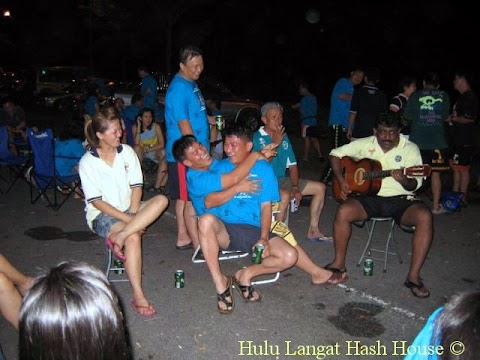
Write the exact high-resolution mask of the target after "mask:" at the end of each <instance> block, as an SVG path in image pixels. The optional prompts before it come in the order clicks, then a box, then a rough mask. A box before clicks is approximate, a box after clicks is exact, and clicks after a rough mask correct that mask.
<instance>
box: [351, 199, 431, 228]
mask: <svg viewBox="0 0 480 360" xmlns="http://www.w3.org/2000/svg"><path fill="white" fill-rule="evenodd" d="M354 199H356V200H358V201H359V202H360V204H362V206H363V208H364V209H365V212H366V213H367V216H368V218H372V217H392V218H393V219H394V220H395V222H396V223H397V224H400V221H401V219H402V216H403V214H404V213H405V211H406V210H407V209H408V208H409V207H410V206H412V205H414V204H418V203H422V201H421V200H419V199H417V198H415V197H413V196H407V195H402V196H390V197H382V196H368V195H357V196H355V197H354Z"/></svg>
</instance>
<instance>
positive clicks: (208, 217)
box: [198, 214, 218, 233]
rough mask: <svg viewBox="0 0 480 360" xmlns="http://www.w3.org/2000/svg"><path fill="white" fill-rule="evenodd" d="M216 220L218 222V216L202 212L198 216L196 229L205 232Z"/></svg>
mask: <svg viewBox="0 0 480 360" xmlns="http://www.w3.org/2000/svg"><path fill="white" fill-rule="evenodd" d="M216 222H218V218H217V217H216V216H215V215H212V214H203V215H202V216H200V217H199V218H198V231H199V232H200V233H206V232H208V231H210V230H212V229H213V228H214V227H213V226H214V224H215V223H216Z"/></svg>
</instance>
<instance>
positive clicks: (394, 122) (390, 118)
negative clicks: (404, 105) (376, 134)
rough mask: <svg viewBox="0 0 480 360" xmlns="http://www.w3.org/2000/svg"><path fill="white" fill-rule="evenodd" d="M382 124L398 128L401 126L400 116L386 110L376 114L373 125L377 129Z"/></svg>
mask: <svg viewBox="0 0 480 360" xmlns="http://www.w3.org/2000/svg"><path fill="white" fill-rule="evenodd" d="M380 125H382V126H385V127H388V128H395V127H396V128H398V129H400V128H401V127H402V117H401V115H400V114H398V113H396V112H393V111H386V112H382V113H380V114H378V116H377V118H376V119H375V124H374V125H373V127H374V128H375V129H378V127H379V126H380Z"/></svg>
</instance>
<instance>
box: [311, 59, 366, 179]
mask: <svg viewBox="0 0 480 360" xmlns="http://www.w3.org/2000/svg"><path fill="white" fill-rule="evenodd" d="M364 75H365V73H364V72H363V70H360V69H358V68H357V69H355V70H353V71H352V72H351V73H350V76H349V77H342V78H340V79H338V80H337V82H336V83H335V86H334V87H333V91H332V95H331V97H330V114H329V117H328V138H329V139H330V146H332V147H333V149H335V148H337V147H339V146H342V145H344V144H347V143H348V142H349V140H348V138H347V129H348V117H349V116H350V104H351V102H352V97H353V90H354V88H355V86H357V85H360V83H361V82H362V81H363V77H364ZM329 152H330V149H329ZM331 175H332V169H331V167H330V162H329V161H328V158H327V163H326V166H325V169H324V171H323V174H322V176H321V177H320V180H321V181H324V182H327V181H328V180H329V179H330V178H331Z"/></svg>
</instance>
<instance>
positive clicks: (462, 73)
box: [454, 68, 475, 86]
mask: <svg viewBox="0 0 480 360" xmlns="http://www.w3.org/2000/svg"><path fill="white" fill-rule="evenodd" d="M454 75H455V76H458V77H460V78H464V79H465V80H466V81H467V83H468V85H470V86H471V85H472V83H473V81H474V79H475V75H474V74H473V72H472V71H469V70H467V69H462V68H459V69H457V70H455V74H454Z"/></svg>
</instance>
